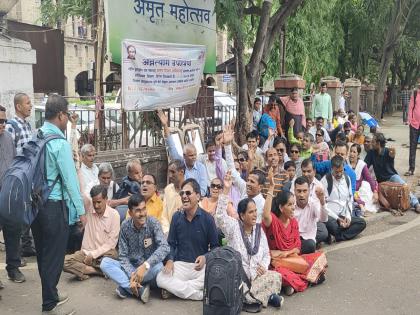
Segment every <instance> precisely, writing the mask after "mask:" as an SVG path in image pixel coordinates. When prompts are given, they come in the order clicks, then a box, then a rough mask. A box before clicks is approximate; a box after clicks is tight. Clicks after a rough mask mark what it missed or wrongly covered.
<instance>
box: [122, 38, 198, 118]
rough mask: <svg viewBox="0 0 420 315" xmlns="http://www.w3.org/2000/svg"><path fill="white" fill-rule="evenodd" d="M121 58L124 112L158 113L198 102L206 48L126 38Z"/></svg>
mask: <svg viewBox="0 0 420 315" xmlns="http://www.w3.org/2000/svg"><path fill="white" fill-rule="evenodd" d="M121 55H122V56H123V59H122V65H121V71H122V91H123V108H124V109H125V110H156V109H158V108H169V107H175V106H182V105H186V104H191V103H194V102H195V101H196V99H197V95H198V90H199V88H200V85H201V78H202V73H203V67H204V62H205V58H206V57H205V56H206V47H205V46H198V45H183V44H170V43H155V42H143V41H135V40H129V39H127V40H123V42H122V49H121Z"/></svg>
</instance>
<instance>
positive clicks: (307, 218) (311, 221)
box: [294, 198, 328, 241]
mask: <svg viewBox="0 0 420 315" xmlns="http://www.w3.org/2000/svg"><path fill="white" fill-rule="evenodd" d="M294 217H295V218H296V220H297V221H298V223H299V234H300V236H301V237H302V238H303V239H305V240H314V241H315V238H316V231H317V223H318V221H321V222H326V221H328V211H327V209H326V208H325V206H324V207H322V206H321V203H320V202H319V200H318V199H310V198H309V201H308V203H307V205H306V206H305V208H299V207H298V205H297V204H296V207H295V212H294Z"/></svg>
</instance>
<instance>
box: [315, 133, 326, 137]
mask: <svg viewBox="0 0 420 315" xmlns="http://www.w3.org/2000/svg"><path fill="white" fill-rule="evenodd" d="M316 136H317V137H323V136H324V135H321V134H320V133H317V134H316Z"/></svg>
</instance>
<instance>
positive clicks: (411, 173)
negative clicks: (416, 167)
mask: <svg viewBox="0 0 420 315" xmlns="http://www.w3.org/2000/svg"><path fill="white" fill-rule="evenodd" d="M413 175H414V171H407V172H405V174H404V176H413Z"/></svg>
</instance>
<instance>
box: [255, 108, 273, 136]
mask: <svg viewBox="0 0 420 315" xmlns="http://www.w3.org/2000/svg"><path fill="white" fill-rule="evenodd" d="M258 125H259V126H258V132H259V134H260V136H262V137H264V139H267V138H268V128H271V129H273V130H276V122H275V121H274V119H273V118H271V116H270V115H269V114H267V113H264V115H262V117H261V120H260V123H259V124H258Z"/></svg>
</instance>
